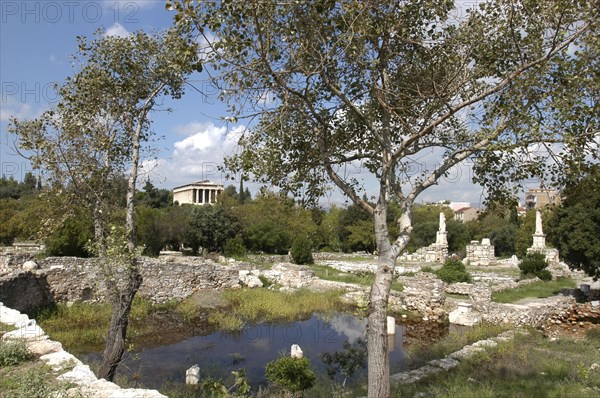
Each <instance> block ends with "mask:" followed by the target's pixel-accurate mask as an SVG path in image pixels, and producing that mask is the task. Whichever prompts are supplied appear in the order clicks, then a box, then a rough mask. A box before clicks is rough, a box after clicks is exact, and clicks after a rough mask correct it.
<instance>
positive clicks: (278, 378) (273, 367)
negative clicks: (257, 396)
mask: <svg viewBox="0 0 600 398" xmlns="http://www.w3.org/2000/svg"><path fill="white" fill-rule="evenodd" d="M265 376H266V378H267V380H269V381H270V382H271V383H273V384H277V385H279V386H281V387H283V388H285V389H286V390H288V391H290V392H291V393H296V392H298V391H304V390H308V389H309V388H311V387H312V386H313V385H314V384H315V382H316V376H315V372H313V370H312V369H311V367H310V361H309V360H308V358H292V357H289V356H286V355H282V356H281V357H279V358H277V359H275V360H273V361H271V362H269V363H267V366H266V367H265Z"/></svg>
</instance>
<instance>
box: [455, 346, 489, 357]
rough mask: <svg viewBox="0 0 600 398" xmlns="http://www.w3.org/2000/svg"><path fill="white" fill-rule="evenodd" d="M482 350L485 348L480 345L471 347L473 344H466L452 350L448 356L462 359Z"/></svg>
mask: <svg viewBox="0 0 600 398" xmlns="http://www.w3.org/2000/svg"><path fill="white" fill-rule="evenodd" d="M484 351H485V349H483V348H481V347H473V346H469V345H467V346H464V347H463V348H461V349H460V350H458V351H454V352H453V353H451V354H450V355H448V357H449V358H451V359H455V360H457V361H462V360H464V359H468V358H471V357H472V356H474V355H476V354H479V353H481V352H484Z"/></svg>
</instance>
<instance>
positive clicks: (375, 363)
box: [367, 205, 395, 398]
mask: <svg viewBox="0 0 600 398" xmlns="http://www.w3.org/2000/svg"><path fill="white" fill-rule="evenodd" d="M386 210H387V209H386V206H385V205H378V206H377V208H376V210H375V214H374V221H375V238H376V241H377V250H378V253H379V258H378V266H377V273H376V275H375V282H374V283H373V286H372V287H371V294H370V297H369V308H368V329H367V351H368V385H369V392H368V396H369V398H385V397H389V396H390V361H389V353H388V340H387V330H386V321H387V308H388V298H389V295H390V288H391V286H392V280H393V278H394V261H395V258H394V257H393V254H392V250H391V244H390V241H389V239H388V230H387V223H386V214H387V211H386Z"/></svg>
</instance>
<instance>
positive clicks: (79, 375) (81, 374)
mask: <svg viewBox="0 0 600 398" xmlns="http://www.w3.org/2000/svg"><path fill="white" fill-rule="evenodd" d="M57 379H58V380H64V381H70V382H72V383H75V384H78V385H81V384H90V383H93V382H95V381H96V380H98V378H97V377H96V375H95V374H94V372H92V370H91V369H90V367H89V366H88V365H84V364H80V365H76V366H75V367H74V368H73V369H72V370H70V371H68V372H66V373H64V374H62V375H60V376H58V377H57Z"/></svg>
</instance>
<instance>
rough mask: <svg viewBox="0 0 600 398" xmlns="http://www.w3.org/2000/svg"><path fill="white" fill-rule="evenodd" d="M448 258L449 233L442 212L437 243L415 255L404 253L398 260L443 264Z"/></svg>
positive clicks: (423, 248)
mask: <svg viewBox="0 0 600 398" xmlns="http://www.w3.org/2000/svg"><path fill="white" fill-rule="evenodd" d="M447 258H448V232H447V231H446V216H445V214H444V213H443V212H440V221H439V228H438V231H437V233H436V238H435V243H432V244H431V245H429V246H427V247H422V248H420V249H418V250H417V251H416V252H415V253H412V254H408V253H404V254H402V256H400V257H399V258H398V261H401V262H406V261H408V262H412V261H419V262H428V263H443V262H444V261H446V259H447Z"/></svg>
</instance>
